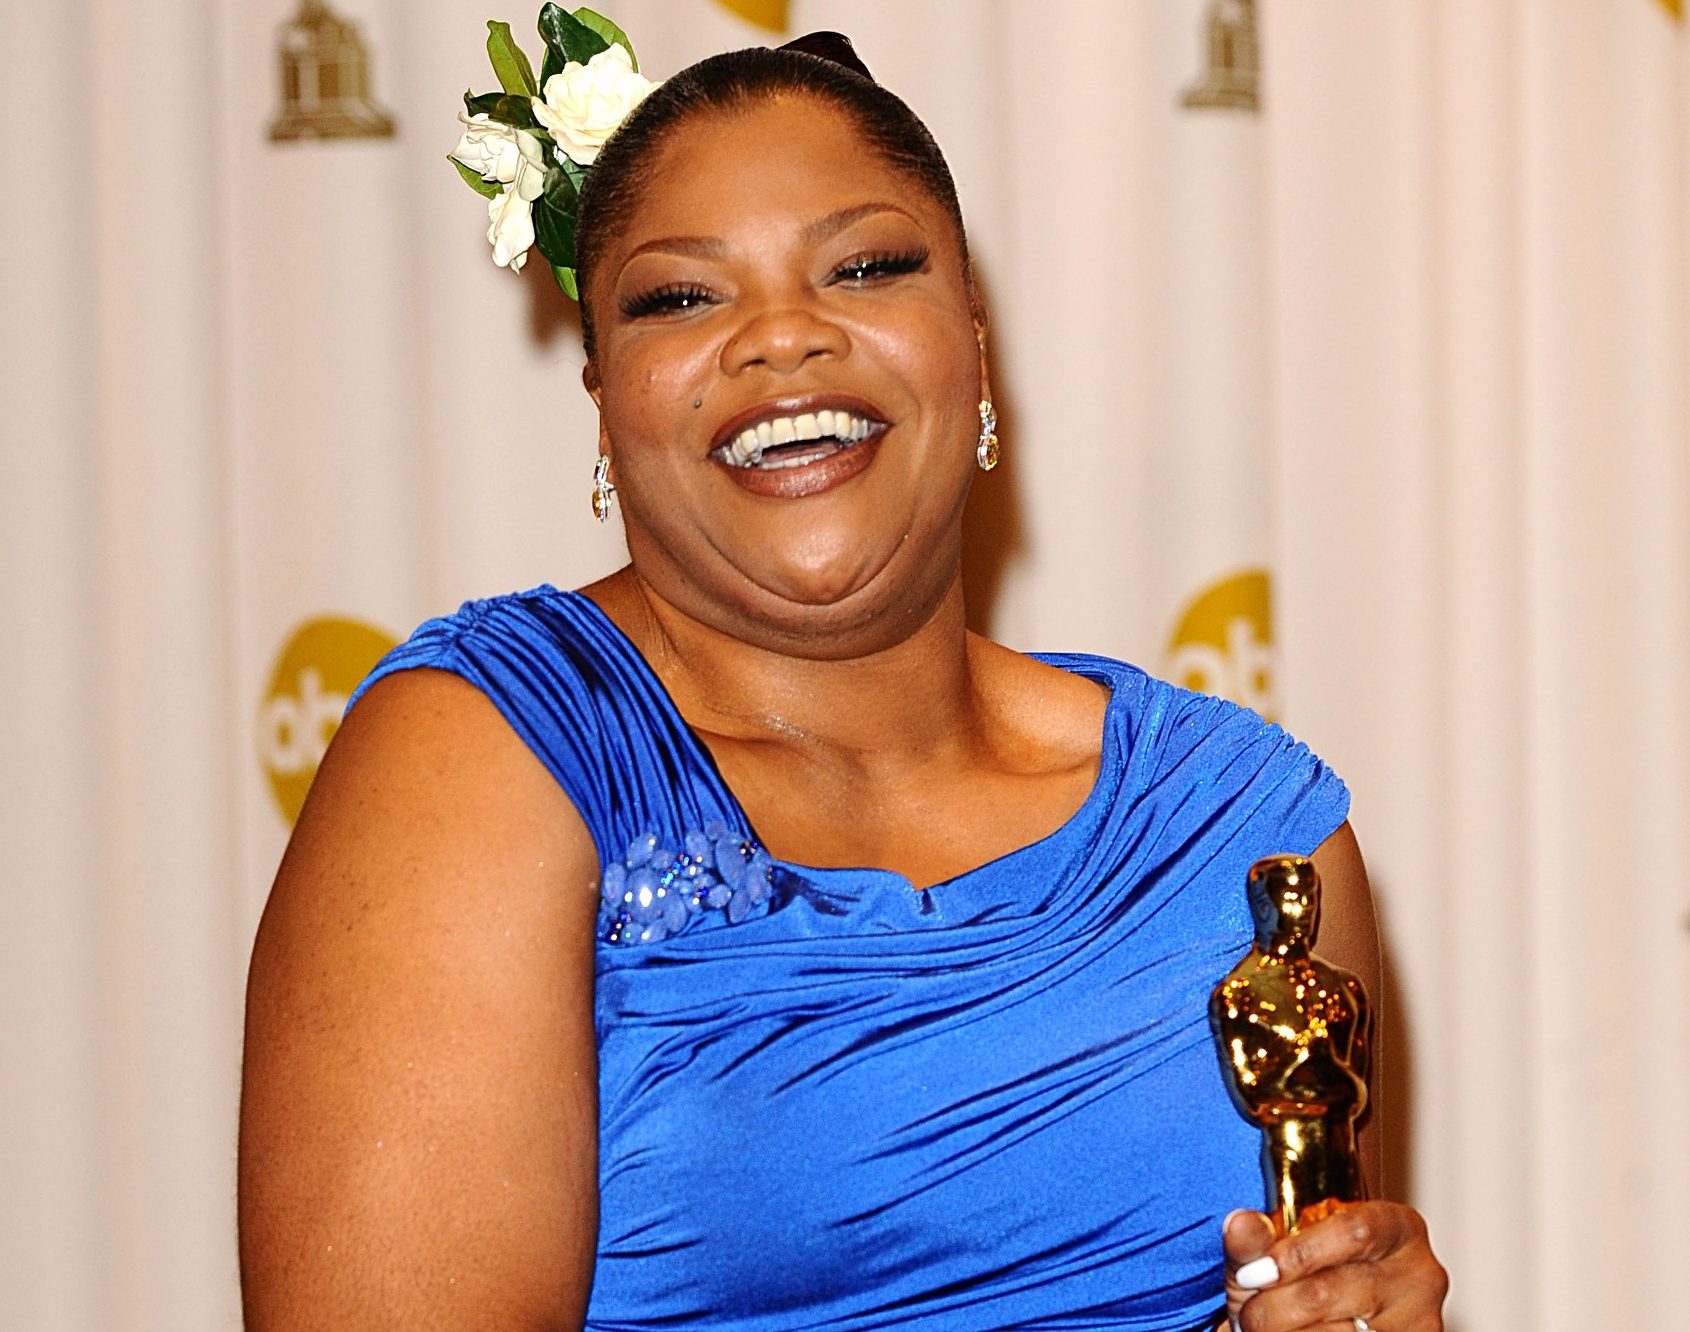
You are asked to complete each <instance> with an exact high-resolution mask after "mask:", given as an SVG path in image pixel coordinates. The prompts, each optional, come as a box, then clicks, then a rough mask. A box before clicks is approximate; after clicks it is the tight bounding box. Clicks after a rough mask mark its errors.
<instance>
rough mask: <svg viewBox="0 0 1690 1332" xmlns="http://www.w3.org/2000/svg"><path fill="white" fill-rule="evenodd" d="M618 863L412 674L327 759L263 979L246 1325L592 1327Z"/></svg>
mask: <svg viewBox="0 0 1690 1332" xmlns="http://www.w3.org/2000/svg"><path fill="white" fill-rule="evenodd" d="M597 869H598V867H597V862H596V857H595V855H594V854H593V849H592V843H591V839H590V837H589V836H588V834H587V831H586V828H585V827H584V825H583V824H582V823H581V820H580V818H579V816H578V815H577V814H576V812H575V810H574V807H573V806H572V805H571V804H570V802H569V800H568V799H567V798H566V797H565V795H564V794H563V792H562V791H561V790H559V789H558V787H557V786H556V784H555V783H554V782H553V781H552V779H551V777H550V775H549V774H548V773H547V772H546V770H545V768H544V767H543V766H542V765H541V764H540V762H539V761H538V759H536V758H535V757H534V756H533V755H532V754H531V753H530V752H529V751H528V749H527V748H526V746H525V745H523V743H522V742H521V740H520V739H519V738H518V737H517V736H516V735H515V734H514V733H513V732H512V731H511V730H510V728H509V727H508V726H507V725H506V724H505V722H504V720H503V718H502V717H500V715H499V714H498V712H497V710H496V709H495V708H494V707H493V705H492V704H491V703H490V702H489V701H488V700H487V699H486V698H484V697H483V696H482V695H481V694H480V693H479V692H478V691H477V690H475V689H474V688H473V687H471V686H470V685H468V684H466V683H465V682H463V681H461V680H459V679H457V678H456V677H454V676H451V675H448V674H445V673H442V672H436V671H426V670H424V671H407V672H402V673H399V674H396V675H394V676H391V677H389V678H387V679H385V680H383V681H381V682H380V683H378V684H377V685H375V686H374V687H373V688H372V689H371V690H370V691H369V693H368V694H367V695H366V696H365V697H364V698H363V699H362V700H361V701H360V702H359V703H358V705H357V706H356V707H355V708H354V709H353V710H352V712H351V714H350V715H349V716H348V717H347V719H346V722H345V723H344V725H343V726H342V727H341V730H340V732H339V734H338V735H337V736H336V738H335V741H334V743H333V744H332V745H331V746H330V750H329V753H328V755H327V756H326V757H325V759H324V762H323V766H322V769H321V771H320V772H319V774H318V777H317V780H316V783H315V784H314V785H313V788H312V791H311V795H310V797H309V799H308V800H307V802H306V807H305V809H304V811H303V813H302V814H301V816H300V820H299V825H298V827H297V828H296V830H295V833H294V836H293V839H292V841H291V843H290V844H289V847H288V851H287V854H286V856H285V857H284V860H283V863H282V866H281V869H280V871H279V873H278V875H277V878H276V884H275V887H274V889H273V890H272V893H271V898H270V902H269V905H268V906H267V907H266V910H265V913H264V919H263V922H262V924H261V925H260V928H259V933H258V939H257V943H256V945H255V948H254V952H253V959H252V969H251V973H250V976H249V980H248V994H247V1034H246V1058H245V1065H244V1070H243V1086H242V1105H241V1150H240V1194H241V1197H240V1218H241V1257H242V1280H243V1291H244V1297H245V1302H246V1311H247V1326H248V1327H249V1328H253V1329H264V1328H293V1327H304V1326H320V1327H337V1328H345V1329H350V1330H352V1332H356V1330H357V1329H363V1328H374V1327H378V1326H379V1327H389V1326H399V1325H406V1326H419V1327H421V1326H427V1327H431V1328H458V1327H464V1328H468V1327H472V1326H475V1327H480V1326H488V1325H492V1324H496V1325H499V1326H508V1327H524V1326H540V1325H552V1324H554V1323H556V1322H557V1321H559V1320H568V1319H570V1318H575V1317H578V1316H579V1309H580V1307H581V1304H582V1303H583V1302H584V1299H585V1291H586V1284H587V1281H588V1280H589V1278H590V1273H591V1263H592V1252H593V1247H594V1228H595V1224H596V1193H595V1186H594V1178H595V1177H594V1158H595V1154H596V1141H595V1124H596V1118H597V1109H596V1099H595V1098H596V1093H595V1086H596V1069H595V1067H594V1058H595V1055H594V1044H593V1032H592V961H593V959H592V948H593V919H594V913H595V911H596V905H597V903H596V893H595V891H594V887H595V882H594V881H595V879H596V876H597Z"/></svg>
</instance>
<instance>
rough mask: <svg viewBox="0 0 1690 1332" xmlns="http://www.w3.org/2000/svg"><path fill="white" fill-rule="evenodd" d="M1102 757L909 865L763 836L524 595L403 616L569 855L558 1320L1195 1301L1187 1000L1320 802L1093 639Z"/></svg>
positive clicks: (715, 779) (1244, 1196)
mask: <svg viewBox="0 0 1690 1332" xmlns="http://www.w3.org/2000/svg"><path fill="white" fill-rule="evenodd" d="M1042 660H1045V661H1047V662H1049V663H1051V664H1052V665H1055V666H1058V667H1060V668H1061V669H1063V670H1067V671H1073V672H1077V673H1079V674H1081V675H1085V676H1088V677H1090V678H1092V679H1095V680H1097V681H1099V682H1101V683H1102V684H1104V685H1105V686H1107V687H1108V688H1109V689H1110V690H1111V698H1110V702H1109V705H1108V710H1107V719H1106V722H1105V726H1104V734H1103V759H1102V767H1101V770H1100V772H1099V775H1098V778H1097V784H1096V786H1095V788H1094V789H1093V791H1092V792H1091V795H1090V796H1089V798H1088V799H1087V800H1086V802H1085V804H1084V805H1083V806H1082V807H1081V808H1080V809H1079V810H1078V812H1076V813H1075V814H1074V816H1073V817H1072V818H1071V819H1070V820H1069V821H1068V822H1067V823H1066V824H1064V825H1063V826H1062V827H1061V828H1059V829H1058V830H1057V831H1056V832H1054V833H1052V834H1050V835H1049V836H1048V837H1045V838H1043V839H1041V840H1040V841H1037V842H1035V843H1033V844H1031V845H1029V846H1026V847H1023V848H1021V849H1020V850H1018V851H1014V852H1012V853H1010V854H1008V855H1005V856H1001V857H999V858H998V859H996V860H993V861H991V862H990V863H989V864H985V865H982V866H980V867H979V868H978V869H974V870H971V871H969V872H967V873H965V874H962V875H959V876H958V877H956V878H954V879H950V880H947V881H946V882H944V883H939V884H935V885H934V886H932V887H930V888H926V889H923V890H921V891H915V890H912V888H911V886H910V884H909V882H908V881H907V880H906V879H904V878H902V877H901V876H899V875H897V874H894V873H890V872H888V871H885V870H877V869H816V868H812V867H808V866H804V865H798V864H791V863H787V862H784V861H780V860H776V859H773V858H771V857H770V855H769V854H768V853H767V852H766V851H764V850H763V849H762V848H761V847H760V845H759V844H758V841H757V833H756V829H754V828H753V827H752V826H751V824H750V822H749V821H748V820H747V818H746V816H745V813H744V811H743V810H742V809H741V808H740V806H739V803H738V802H737V801H736V800H735V798H734V795H733V792H732V791H730V790H729V789H728V788H727V787H726V785H724V783H723V781H722V778H721V776H720V774H719V773H718V772H717V770H716V768H715V766H714V764H713V763H712V761H711V759H710V756H709V753H708V751H707V750H706V749H705V748H704V746H703V744H702V742H701V741H700V740H699V739H698V738H697V737H696V736H695V735H694V734H693V733H692V732H691V731H690V730H689V729H688V727H687V725H686V723H685V722H684V721H683V720H682V718H681V717H680V715H679V713H678V712H677V711H676V709H675V706H674V704H673V702H672V701H671V700H670V698H669V696H668V694H667V693H666V692H665V691H664V688H663V686H662V684H661V683H660V682H659V681H658V679H657V677H656V676H655V675H654V674H653V673H652V671H651V669H650V667H649V666H648V665H647V664H646V662H645V661H644V660H643V658H642V657H641V656H640V655H639V653H638V652H637V651H636V650H635V648H634V647H633V645H632V644H631V643H630V642H629V641H628V639H627V638H625V637H624V636H623V635H622V634H621V632H620V631H619V630H618V629H617V628H616V627H615V625H613V624H612V623H611V622H610V620H609V619H607V618H606V616H605V615H604V614H603V612H602V611H600V610H599V609H598V608H597V607H596V606H595V605H594V604H593V603H592V602H591V601H589V600H588V599H587V598H585V597H583V596H581V595H579V594H577V593H570V592H559V591H557V590H555V589H552V588H538V589H536V590H534V591H532V592H527V593H523V594H520V595H514V596H508V597H501V598H496V599H493V600H488V601H481V602H472V603H470V604H468V605H466V606H465V607H464V608H463V609H462V610H460V611H459V612H458V613H457V614H456V615H453V616H450V617H448V618H445V619H440V620H433V621H430V622H429V623H427V624H425V625H424V626H423V627H422V628H421V629H419V630H418V631H417V633H416V634H415V636H413V637H412V638H411V639H410V640H409V641H408V642H406V643H404V644H403V645H401V646H400V647H399V648H397V649H395V650H394V652H393V653H392V654H390V655H389V656H388V657H387V658H386V659H385V660H384V661H383V662H382V663H381V664H380V665H379V666H378V667H377V668H376V670H375V672H374V673H373V674H372V675H371V677H370V681H366V683H365V685H364V686H363V687H364V688H367V687H368V684H369V683H370V682H373V681H374V680H376V679H378V678H380V677H381V676H384V675H387V674H389V673H391V672H393V671H398V670H405V669H409V668H414V667H432V668H436V669H440V670H445V671H451V672H455V673H456V674H458V675H460V676H462V677H463V678H464V679H466V680H468V681H470V682H471V683H473V684H474V685H475V686H477V687H478V688H479V689H481V690H482V691H484V692H485V693H486V694H487V696H488V697H489V698H490V699H492V701H493V702H494V703H495V704H496V705H497V706H498V707H499V708H500V710H501V711H502V712H503V714H504V716H505V717H506V718H507V719H508V720H509V722H510V725H511V726H512V727H513V728H514V729H515V730H516V731H517V733H518V734H519V735H520V736H521V737H522V739H523V740H524V741H525V742H526V743H527V744H528V745H529V746H530V747H531V748H532V749H533V751H534V753H535V754H536V755H538V756H539V758H540V759H541V761H542V762H543V763H544V764H545V765H546V767H547V768H548V769H549V770H550V772H551V774H552V775H553V776H554V777H555V778H556V779H557V781H558V782H559V784H560V785H561V786H562V788H563V790H564V791H565V792H566V793H567V794H568V796H569V798H570V800H571V801H573V802H574V804H575V806H576V807H577V808H578V809H579V810H580V811H581V814H582V816H583V818H584V819H585V821H586V825H587V827H588V828H589V829H590V830H591V832H592V835H593V839H594V842H595V843H596V845H597V848H598V854H599V857H600V860H601V861H602V863H603V865H604V867H605V869H604V878H603V883H604V893H603V902H602V906H601V913H600V917H599V925H598V929H599V944H598V948H597V985H596V998H595V1012H594V1019H595V1023H596V1029H597V1035H598V1055H599V1093H600V1110H599V1114H600V1131H599V1190H600V1202H599V1210H600V1232H599V1240H598V1261H597V1267H596V1270H595V1274H594V1279H593V1287H592V1295H591V1300H590V1305H589V1310H588V1318H587V1326H588V1328H590V1329H594V1330H595V1332H612V1330H613V1329H614V1330H615V1332H633V1330H634V1329H640V1330H642V1332H646V1330H649V1329H659V1328H662V1329H673V1328H693V1327H697V1328H745V1329H756V1330H759V1332H762V1330H767V1329H789V1328H830V1329H861V1328H926V1329H934V1328H942V1329H947V1332H950V1330H955V1332H974V1330H976V1329H978V1330H980V1332H984V1330H986V1329H1003V1328H1052V1329H1054V1328H1127V1329H1137V1330H1138V1332H1184V1330H1185V1329H1189V1328H1194V1327H1199V1326H1203V1327H1207V1326H1211V1325H1212V1320H1213V1318H1214V1317H1215V1315H1216V1312H1217V1311H1218V1308H1219V1306H1220V1304H1221V1302H1222V1298H1223V1288H1222V1275H1221V1244H1220V1228H1221V1220H1222V1218H1223V1217H1224V1216H1225V1214H1226V1213H1227V1212H1228V1211H1230V1210H1231V1209H1232V1208H1234V1207H1241V1206H1260V1204H1261V1200H1262V1182H1261V1175H1260V1171H1259V1167H1258V1164H1257V1160H1258V1153H1259V1149H1260V1135H1259V1133H1258V1132H1257V1131H1256V1130H1255V1129H1254V1128H1253V1127H1252V1126H1250V1125H1248V1124H1246V1123H1245V1122H1244V1121H1243V1120H1242V1119H1241V1118H1240V1117H1239V1115H1238V1113H1237V1111H1235V1110H1234V1109H1233V1107H1232V1104H1231V1102H1230V1101H1229V1099H1228V1097H1227V1093H1226V1090H1225V1087H1224V1085H1223V1083H1222V1080H1221V1074H1220V1066H1219V1061H1218V1059H1217V1057H1216V1054H1215V1050H1214V1046H1213V1042H1212V1039H1211V1037H1210V1034H1209V1028H1208V1023H1207V1009H1206V1005H1207V1002H1208V997H1209V992H1210V990H1211V989H1212V987H1213V986H1214V985H1215V983H1216V982H1217V981H1218V980H1219V979H1220V978H1221V977H1222V976H1223V975H1224V974H1225V973H1226V972H1227V970H1228V969H1229V968H1230V967H1231V966H1232V965H1233V963H1234V962H1235V961H1236V960H1237V959H1238V958H1239V956H1240V955H1241V954H1242V953H1243V952H1244V950H1245V949H1247V948H1248V947H1249V944H1250V941H1251V937H1252V933H1251V921H1250V916H1249V910H1248V904H1247V902H1246V899H1245V892H1244V876H1245V872H1246V870H1247V869H1248V868H1249V866H1250V864H1251V863H1252V862H1253V861H1254V860H1256V859H1257V858H1258V857H1260V856H1263V855H1269V854H1273V853H1276V852H1298V853H1305V854H1306V853H1308V852H1310V851H1312V850H1313V849H1314V848H1315V847H1316V846H1317V845H1318V844H1319V843H1320V842H1321V841H1323V840H1324V839H1325V838H1326V837H1327V836H1328V835H1329V834H1330V833H1332V832H1333V831H1334V830H1335V829H1336V828H1337V827H1338V826H1339V825H1340V824H1341V823H1342V822H1343V820H1344V817H1345V814H1346V810H1347V807H1348V800H1349V797H1348V794H1347V792H1346V791H1345V788H1344V786H1343V783H1342V782H1340V781H1339V780H1338V778H1337V777H1336V776H1335V775H1334V774H1333V773H1332V772H1331V771H1330V770H1329V769H1328V768H1327V767H1326V766H1325V765H1324V764H1322V763H1321V762H1320V761H1319V760H1318V759H1317V758H1315V757H1314V756H1313V755H1312V754H1311V753H1310V752H1309V751H1308V750H1307V749H1306V748H1304V747H1303V746H1302V745H1300V744H1298V743H1297V742H1296V741H1294V740H1292V739H1291V738H1290V737H1289V736H1287V735H1286V734H1285V732H1283V731H1281V730H1280V729H1279V728H1278V727H1277V726H1273V725H1269V724H1268V723H1266V722H1263V721H1262V720H1261V719H1260V718H1259V717H1257V716H1256V715H1255V714H1253V713H1251V712H1248V711H1245V710H1243V709H1241V708H1238V707H1235V706H1234V705H1232V704H1230V703H1226V702H1223V701H1220V700H1217V699H1214V698H1209V697H1206V696H1202V695H1197V694H1192V693H1189V692H1187V691H1185V690H1181V689H1177V688H1175V687H1173V686H1172V685H1168V684H1164V683H1162V682H1160V681H1157V680H1154V679H1151V678H1150V677H1148V676H1146V675H1145V674H1144V673H1143V672H1141V671H1139V670H1137V669H1135V668H1134V667H1131V666H1127V665H1124V664H1122V663H1120V662H1116V661H1111V660H1107V659H1104V658H1100V657H1090V656H1073V655H1050V656H1045V657H1043V658H1042Z"/></svg>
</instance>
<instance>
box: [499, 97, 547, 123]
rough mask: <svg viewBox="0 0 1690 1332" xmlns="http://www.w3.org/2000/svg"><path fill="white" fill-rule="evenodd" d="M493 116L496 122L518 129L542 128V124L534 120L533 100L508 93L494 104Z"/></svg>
mask: <svg viewBox="0 0 1690 1332" xmlns="http://www.w3.org/2000/svg"><path fill="white" fill-rule="evenodd" d="M492 115H493V119H494V120H498V121H502V122H503V123H504V124H506V125H514V126H515V127H516V128H517V129H525V130H531V129H538V128H539V127H540V122H539V121H538V120H536V119H535V118H534V102H533V100H532V99H531V98H527V97H520V96H517V95H515V94H513V93H506V94H505V95H504V96H503V97H501V98H500V99H499V100H498V101H497V102H495V103H494V104H493V111H492Z"/></svg>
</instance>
